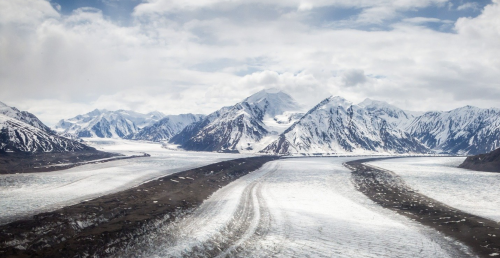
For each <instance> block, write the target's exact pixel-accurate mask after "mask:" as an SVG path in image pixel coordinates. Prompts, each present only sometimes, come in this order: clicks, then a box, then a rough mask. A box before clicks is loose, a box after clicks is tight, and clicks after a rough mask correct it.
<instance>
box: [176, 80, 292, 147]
mask: <svg viewBox="0 0 500 258" xmlns="http://www.w3.org/2000/svg"><path fill="white" fill-rule="evenodd" d="M299 109H300V106H299V105H298V104H297V103H296V102H295V100H293V99H292V97H290V95H288V94H286V93H284V92H282V91H279V90H276V89H269V90H263V91H259V92H257V93H255V94H254V95H252V96H250V97H248V98H246V99H245V100H243V101H242V102H240V103H237V104H235V105H234V106H230V107H224V108H222V109H220V110H218V111H216V112H214V113H212V114H210V115H208V116H207V117H206V118H205V119H203V120H201V121H200V122H198V123H195V124H192V125H190V126H188V127H186V128H185V129H184V130H183V131H182V132H180V133H179V134H178V135H176V136H175V137H173V138H172V139H171V140H170V143H174V144H179V145H181V147H182V148H184V149H186V150H196V151H223V152H236V151H237V152H256V151H258V150H260V149H262V148H263V147H265V146H266V145H267V144H268V143H270V142H272V141H273V140H274V139H276V138H277V136H278V135H279V134H280V133H281V132H283V131H284V130H285V129H286V128H288V127H289V126H290V125H291V124H293V122H295V121H296V119H297V117H299V116H300V115H297V114H296V112H293V111H296V110H299Z"/></svg>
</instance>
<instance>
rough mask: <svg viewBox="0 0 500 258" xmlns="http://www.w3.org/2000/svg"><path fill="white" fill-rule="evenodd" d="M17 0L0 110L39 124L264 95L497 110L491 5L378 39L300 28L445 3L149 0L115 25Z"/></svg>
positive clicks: (3, 57) (1, 43)
mask: <svg viewBox="0 0 500 258" xmlns="http://www.w3.org/2000/svg"><path fill="white" fill-rule="evenodd" d="M27 1H28V0H27ZM29 1H31V2H30V3H31V4H30V5H23V4H18V1H2V2H0V5H1V6H0V96H2V100H0V101H5V102H7V103H8V104H10V105H14V106H18V107H19V108H23V109H27V110H29V111H31V112H33V113H35V114H37V115H40V117H41V118H42V119H43V121H47V122H48V123H54V122H57V120H59V119H60V118H66V117H70V116H74V115H77V114H79V113H82V112H88V111H91V110H92V109H94V108H107V109H135V110H137V111H141V112H148V111H152V110H159V111H162V112H164V113H168V114H176V113H185V112H194V113H208V112H211V111H214V110H216V109H218V108H220V107H222V106H225V105H231V104H234V103H235V102H238V101H241V100H242V99H244V98H245V97H247V96H248V95H249V94H252V93H254V92H256V91H258V90H260V89H264V88H270V87H277V88H280V89H283V90H285V91H287V92H289V93H290V94H291V95H292V96H294V97H295V98H296V99H297V100H299V101H301V102H303V104H304V106H309V107H311V106H313V105H314V104H316V103H317V102H318V101H320V100H321V99H323V98H326V97H328V96H329V95H330V94H333V95H341V96H344V97H346V98H348V99H350V100H353V101H358V100H359V101H361V100H362V99H364V98H366V97H371V98H373V99H380V100H386V101H389V102H391V103H392V104H396V105H398V106H400V107H402V108H406V109H415V110H430V109H451V108H454V107H458V106H461V105H465V104H471V105H477V106H482V107H491V106H497V107H500V101H499V99H500V98H499V96H500V87H499V81H500V78H499V75H500V59H499V58H498V57H500V46H499V44H498V42H500V20H499V19H500V17H499V16H498V13H500V9H499V5H498V2H497V1H495V2H493V3H492V4H490V5H488V6H486V7H485V8H484V10H482V13H481V14H480V15H479V16H477V17H475V18H460V19H459V20H458V21H456V22H455V23H454V24H453V26H454V30H453V31H452V32H448V33H446V32H439V31H435V30H432V29H429V28H427V27H425V26H420V25H422V24H424V25H425V24H426V23H429V22H431V23H437V22H440V23H443V22H444V23H446V22H448V21H441V20H437V19H435V18H423V17H417V18H407V19H405V18H404V17H402V19H400V20H403V22H399V20H398V22H397V23H395V24H393V25H392V26H391V28H390V30H386V31H380V30H379V31H367V30H360V29H356V27H334V28H332V27H322V26H314V25H311V24H309V23H308V22H307V18H308V17H310V15H314V12H313V11H314V8H320V7H323V6H330V5H333V6H339V8H340V7H342V8H351V7H352V8H356V9H357V10H359V12H358V13H357V15H356V17H355V18H353V20H352V22H361V21H364V22H372V23H376V22H381V21H384V20H387V18H383V17H384V16H387V15H389V16H387V17H395V16H390V15H396V16H398V15H401V12H402V11H401V10H413V9H414V8H424V7H428V6H430V5H440V4H446V1H402V0H401V1H388V0H387V1H383V0H375V1H364V0H355V1H347V0H346V1H340V0H339V1H333V0H332V1H327V0H325V1H314V2H312V1H311V2H310V3H311V4H309V2H306V1H298V0H293V1H284V0H283V1H280V0H273V1H269V2H267V1H266V2H265V3H264V2H259V1H258V0H251V1H250V2H246V3H244V4H243V3H242V2H241V1H219V0H213V1H208V2H207V1H199V2H197V1H189V2H185V1H184V2H181V1H175V0H174V1H148V2H145V3H143V4H140V5H139V6H137V8H136V9H135V16H134V17H133V20H132V21H131V22H130V24H128V25H127V26H122V25H120V24H118V23H115V22H114V21H112V20H109V18H107V17H106V16H103V14H102V13H101V12H100V11H99V10H96V9H89V8H82V9H78V10H76V11H74V12H73V13H71V14H69V15H60V14H59V13H58V12H57V10H55V9H54V7H53V6H51V5H50V3H49V2H47V1H42V0H38V1H35V0H29ZM245 4H246V5H255V6H253V7H252V8H255V9H252V8H250V7H248V8H243V7H242V8H241V9H237V11H238V12H244V10H251V12H250V13H246V14H245V15H247V16H248V17H250V18H251V20H245V19H243V18H242V19H241V20H238V19H237V16H238V15H236V14H233V13H232V11H235V10H236V9H234V8H236V7H235V6H240V5H245ZM257 5H258V6H259V7H258V8H257V7H256V6H257ZM301 5H302V6H303V7H302V8H299V7H300V6H301ZM228 8H229V9H228ZM231 8H233V9H231ZM259 8H260V9H259ZM311 8H312V9H311ZM377 8H379V9H377ZM216 9H217V10H216ZM270 9H272V10H270ZM5 10H11V11H12V13H7V11H5ZM224 10H226V11H224ZM227 10H229V11H227ZM266 10H267V11H269V17H267V16H266V17H267V18H265V19H264V18H262V19H260V18H256V17H262V16H257V15H256V14H255V15H254V13H253V12H265V11H266ZM172 14H173V15H172ZM194 14H196V15H194ZM266 15H267V14H266ZM241 16H243V14H242V15H241ZM245 17H246V16H245ZM380 17H382V18H380ZM250 18H249V19H250ZM380 19H382V20H380ZM250 21H251V22H250ZM415 24H418V25H419V26H415ZM7 64H8V65H7ZM61 107H63V108H61Z"/></svg>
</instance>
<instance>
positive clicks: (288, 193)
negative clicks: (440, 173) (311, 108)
mask: <svg viewBox="0 0 500 258" xmlns="http://www.w3.org/2000/svg"><path fill="white" fill-rule="evenodd" d="M354 159H357V158H355V157H353V158H295V159H281V160H278V161H272V162H268V163H266V164H265V165H264V166H263V167H262V168H261V169H259V170H257V171H255V172H253V173H250V174H248V175H246V176H244V177H242V178H240V179H238V180H236V181H234V182H233V183H231V184H229V185H228V186H226V187H224V188H222V189H220V190H219V191H217V192H216V193H214V194H213V195H212V196H211V197H210V198H209V199H208V200H206V201H205V202H204V203H203V204H202V205H201V206H200V207H199V208H198V209H196V210H195V211H194V213H192V214H190V215H188V216H186V217H185V218H184V219H182V220H179V221H177V222H175V223H172V224H170V225H168V226H166V227H163V228H159V229H156V230H155V231H154V232H152V233H151V234H149V235H147V236H146V237H143V238H139V239H137V240H136V241H137V242H136V244H135V245H133V246H132V247H130V248H129V249H128V250H125V251H124V253H121V254H120V255H119V256H133V257H137V256H140V257H204V256H209V257H212V256H218V257H226V256H230V257H235V256H240V257H461V256H464V252H467V251H466V248H464V247H463V246H460V245H459V244H457V243H456V242H454V241H452V240H447V239H446V238H444V237H443V236H441V235H439V234H438V233H436V232H435V231H433V230H430V229H428V228H425V227H423V226H421V225H419V224H417V223H415V222H413V221H411V220H409V219H407V218H406V217H403V216H400V215H397V214H395V213H393V212H391V211H389V210H385V209H383V208H381V207H379V206H378V205H376V204H374V203H373V202H372V201H371V200H369V199H368V198H367V197H365V196H364V195H363V194H361V193H360V192H358V191H357V190H356V189H355V188H354V186H353V184H352V182H351V173H350V170H348V169H347V168H345V167H344V166H343V165H342V163H343V162H346V161H349V160H354ZM464 250H465V251H464ZM465 256H467V257H470V256H469V255H465Z"/></svg>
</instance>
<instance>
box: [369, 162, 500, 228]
mask: <svg viewBox="0 0 500 258" xmlns="http://www.w3.org/2000/svg"><path fill="white" fill-rule="evenodd" d="M464 159H465V158H460V157H418V158H398V159H387V160H380V161H374V162H369V163H367V164H369V165H374V166H377V167H379V168H383V169H387V170H390V171H393V172H394V173H396V174H398V175H399V176H401V177H402V178H403V180H404V181H405V182H406V184H407V185H409V186H410V187H411V188H413V189H415V190H417V191H418V192H420V193H421V194H424V195H426V196H428V197H431V198H433V199H435V200H438V201H440V202H442V203H444V204H447V205H449V206H451V207H454V208H457V209H460V210H462V211H465V212H468V213H471V214H474V215H477V216H481V217H484V218H488V219H492V220H494V221H497V222H500V199H499V198H498V197H499V196H500V187H499V186H500V173H490V172H479V171H473V170H467V169H462V168H458V167H457V166H458V165H460V164H461V163H462V162H463V161H464Z"/></svg>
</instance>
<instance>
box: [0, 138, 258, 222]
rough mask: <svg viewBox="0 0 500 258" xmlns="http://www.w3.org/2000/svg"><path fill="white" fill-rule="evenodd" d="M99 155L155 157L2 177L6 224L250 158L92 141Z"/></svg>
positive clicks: (0, 203) (1, 212)
mask: <svg viewBox="0 0 500 258" xmlns="http://www.w3.org/2000/svg"><path fill="white" fill-rule="evenodd" d="M87 140H92V146H93V147H96V148H97V149H99V150H103V151H108V152H117V153H121V154H124V155H137V154H139V155H140V154H142V153H143V152H146V153H148V154H151V157H144V158H134V159H127V160H117V161H110V162H106V163H99V164H88V165H83V166H79V167H74V168H71V169H66V170H60V171H55V172H43V173H27V174H10V175H0V207H1V209H0V224H5V223H8V222H10V221H13V220H16V219H18V218H20V217H23V216H30V215H34V214H37V213H40V212H44V211H50V210H54V209H57V208H59V207H62V206H66V205H71V204H74V203H78V202H80V201H82V200H85V199H90V198H95V197H97V196H101V195H105V194H109V193H113V192H117V191H120V190H123V189H127V188H129V187H132V186H134V185H137V184H140V183H142V182H145V181H148V180H151V179H153V178H157V177H160V176H165V175H169V174H172V173H176V172H179V171H183V170H187V169H190V168H194V167H200V166H203V165H207V164H211V163H215V162H219V161H223V160H230V159H236V158H240V157H245V156H249V155H240V154H221V153H206V152H205V153H202V152H184V151H173V150H167V149H164V148H161V145H160V144H154V143H147V142H138V141H126V140H117V139H87Z"/></svg>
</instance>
